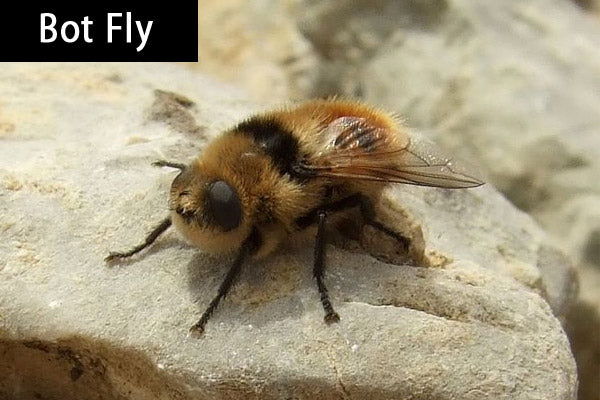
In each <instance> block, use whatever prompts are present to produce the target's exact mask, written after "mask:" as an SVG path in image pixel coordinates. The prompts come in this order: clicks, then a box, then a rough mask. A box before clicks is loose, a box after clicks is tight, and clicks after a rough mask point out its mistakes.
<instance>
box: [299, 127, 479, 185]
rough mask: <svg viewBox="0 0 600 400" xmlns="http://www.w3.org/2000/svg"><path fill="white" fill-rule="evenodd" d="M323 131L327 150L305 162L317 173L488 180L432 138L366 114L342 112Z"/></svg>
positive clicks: (436, 181) (423, 181) (433, 181)
mask: <svg viewBox="0 0 600 400" xmlns="http://www.w3.org/2000/svg"><path fill="white" fill-rule="evenodd" d="M323 137H324V141H325V142H324V143H323V148H324V150H323V151H322V152H321V153H320V154H319V155H318V156H317V157H316V158H314V159H312V160H310V162H308V163H306V164H303V165H302V166H301V167H302V168H303V169H305V170H308V171H310V172H311V173H312V174H313V175H316V176H321V177H329V178H341V179H359V180H368V181H381V182H390V183H406V184H411V185H420V186H434V187H442V188H448V189H462V188H471V187H476V186H480V185H482V184H483V181H481V180H480V179H478V178H476V177H475V176H473V175H472V174H470V173H469V172H467V170H466V168H464V167H461V166H460V165H458V164H457V163H456V162H455V161H453V160H452V159H449V158H447V157H444V156H443V155H441V153H440V152H439V151H438V150H437V149H436V147H435V146H434V145H433V144H432V143H429V142H426V141H424V140H417V139H414V138H410V137H409V136H408V135H407V134H405V133H402V132H397V131H394V130H390V129H387V128H385V127H378V126H374V125H372V124H370V123H369V122H368V121H367V120H366V119H365V118H359V117H341V118H338V119H336V120H334V121H332V122H331V123H330V124H329V125H328V126H327V128H326V131H325V134H324V136H323Z"/></svg>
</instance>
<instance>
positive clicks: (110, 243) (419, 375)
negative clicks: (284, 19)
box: [0, 64, 577, 400]
mask: <svg viewBox="0 0 600 400" xmlns="http://www.w3.org/2000/svg"><path fill="white" fill-rule="evenodd" d="M157 90H158V91H157ZM0 98H1V99H3V100H2V102H1V103H0V126H2V127H4V128H3V131H2V134H1V137H0V182H1V184H0V210H1V212H0V232H2V241H1V242H0V351H1V353H2V354H3V357H2V358H0V397H2V398H6V399H29V398H61V399H80V398H87V399H94V398H98V399H124V398H137V399H163V398H164V399H192V398H193V399H239V398H247V399H282V398H298V399H303V398H313V399H363V398H369V399H389V398H411V399H431V398H435V399H456V398H460V399H482V398H493V399H558V400H562V399H569V400H571V399H575V393H576V388H577V377H576V371H575V364H574V361H573V358H572V355H571V353H570V349H569V344H568V341H567V338H566V336H565V334H564V332H563V330H562V328H561V325H560V323H559V321H558V319H557V318H556V317H555V316H554V313H553V311H552V309H551V307H550V306H549V305H548V303H547V302H546V300H545V299H547V300H548V302H549V303H550V304H551V305H552V308H553V309H554V310H555V312H556V313H557V315H561V310H562V308H563V307H564V305H565V304H567V303H569V302H570V297H571V296H572V293H573V290H572V285H573V282H572V274H571V272H570V268H569V265H568V263H567V262H566V260H564V259H563V258H561V256H560V253H559V252H558V251H557V250H556V248H555V247H554V246H553V245H552V244H551V243H550V242H549V241H548V239H547V238H546V237H545V235H544V233H543V232H542V231H541V230H540V229H539V228H538V227H537V225H536V224H535V223H534V222H532V220H531V219H530V218H529V217H528V216H526V215H525V214H523V213H522V212H520V211H517V210H516V209H515V208H513V207H512V206H511V205H510V204H509V203H508V202H507V201H506V200H505V199H504V198H503V197H502V196H501V195H499V194H498V193H497V192H495V191H494V189H493V188H492V186H490V185H487V186H484V187H481V188H478V189H474V190H464V191H448V190H441V189H428V188H412V187H406V186H398V187H395V188H393V189H390V190H389V191H388V192H387V194H386V196H385V199H384V200H385V201H384V204H382V208H381V212H382V213H384V214H385V218H386V219H385V220H386V221H387V222H388V223H389V224H390V226H397V227H398V229H407V230H408V231H409V232H410V233H411V235H412V236H413V237H414V238H415V247H414V248H413V252H414V253H415V258H417V259H420V260H421V262H420V263H419V264H421V265H416V264H415V263H414V262H406V261H403V262H400V261H398V260H399V259H401V257H400V258H399V257H398V255H396V254H395V246H393V243H390V242H389V241H388V240H387V239H386V238H382V237H380V236H378V235H376V234H373V233H371V232H365V235H364V238H363V241H362V242H363V246H364V247H365V248H366V249H367V251H362V250H360V247H359V246H358V244H357V243H354V244H352V243H350V244H348V245H344V246H342V247H343V248H342V247H339V246H333V245H332V246H329V248H328V274H327V282H328V284H329V287H330V292H331V295H332V300H333V302H334V303H335V304H336V306H337V310H338V312H339V313H340V314H341V317H342V320H341V322H340V323H339V324H336V325H333V326H326V325H325V324H324V323H323V315H322V309H321V306H320V303H319V300H318V295H317V291H316V287H315V286H316V285H315V284H314V282H313V280H312V278H311V268H310V265H311V260H312V248H311V244H310V243H311V242H310V241H308V242H297V243H296V241H295V242H294V243H293V244H288V245H286V247H285V248H284V249H282V251H280V252H278V253H277V254H276V255H274V256H273V257H271V258H269V259H267V260H265V261H262V262H254V263H250V264H249V265H248V266H247V268H246V270H245V271H244V274H243V276H242V278H241V279H240V282H239V284H238V285H237V286H236V287H235V288H234V290H233V291H232V293H231V295H230V296H229V297H228V298H227V300H226V302H225V303H224V304H223V306H222V307H220V308H219V310H218V312H217V313H216V314H215V316H214V317H213V319H212V320H211V321H210V323H209V325H208V327H207V332H206V334H205V337H203V338H202V339H196V338H193V337H190V336H188V328H189V326H190V325H191V324H192V323H193V322H195V320H196V319H197V318H198V316H199V314H200V312H201V311H202V310H203V308H204V307H205V305H206V304H207V303H208V301H209V300H210V299H211V298H212V296H213V294H214V293H215V291H216V288H217V286H218V284H219V283H220V280H221V279H222V276H223V274H224V272H225V268H226V265H227V264H228V263H229V262H230V261H231V260H230V258H229V257H227V256H223V257H208V256H206V255H203V254H201V253H199V252H198V251H196V250H195V249H193V248H191V247H189V246H188V245H186V244H184V243H183V242H181V241H180V240H179V239H178V237H177V235H176V233H175V232H168V233H167V234H166V235H165V236H164V237H161V238H160V239H159V240H158V241H157V243H156V244H155V245H154V246H153V247H152V248H151V249H150V250H149V251H147V252H145V253H143V254H141V255H140V256H139V257H135V258H134V259H133V260H131V261H130V262H126V263H123V264H121V265H119V266H116V267H113V268H108V267H107V266H106V265H105V264H104V262H103V257H104V256H105V255H106V254H107V252H108V251H109V250H120V249H125V248H129V247H130V246H131V245H134V244H137V243H138V242H139V241H140V240H141V239H142V238H143V237H144V235H145V233H146V232H147V231H149V230H150V229H151V228H152V227H153V226H154V225H155V224H156V223H157V222H158V221H159V220H160V219H161V218H163V217H164V215H165V213H166V194H167V191H168V187H169V185H170V181H171V179H172V178H173V175H174V173H173V172H172V171H168V170H160V169H155V168H153V167H151V166H150V163H151V162H152V161H153V160H155V159H157V158H166V159H179V160H182V161H189V160H190V159H191V157H193V156H194V155H196V153H197V152H198V151H199V149H200V148H201V147H202V145H203V143H204V142H205V141H206V140H207V139H209V138H210V137H211V136H213V135H214V134H216V133H217V132H218V131H219V130H221V129H223V128H225V127H227V126H229V125H230V124H232V123H233V122H234V121H237V120H239V119H241V118H242V117H244V116H246V115H248V113H250V112H253V111H254V110H256V109H257V107H256V106H254V105H252V104H251V103H249V102H248V101H246V100H245V99H244V97H243V95H241V94H239V93H237V92H235V90H233V89H231V88H227V87H225V86H223V85H218V84H215V83H213V82H211V81H209V80H207V79H204V78H202V77H198V76H195V75H194V74H192V73H190V72H188V71H185V70H183V69H180V68H179V67H177V66H168V65H154V64H135V65H134V64H131V65H121V64H99V65H89V64H76V65H63V64H45V65H28V64H7V65H4V66H3V68H2V70H0ZM384 260H388V261H394V260H395V262H385V261H384ZM424 264H428V265H429V267H424V266H423V265H424ZM557 276H558V278H557Z"/></svg>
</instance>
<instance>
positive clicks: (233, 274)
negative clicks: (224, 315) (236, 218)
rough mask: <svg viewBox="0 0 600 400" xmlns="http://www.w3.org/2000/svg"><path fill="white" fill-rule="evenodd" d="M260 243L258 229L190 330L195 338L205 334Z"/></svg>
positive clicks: (244, 246) (240, 252) (243, 246)
mask: <svg viewBox="0 0 600 400" xmlns="http://www.w3.org/2000/svg"><path fill="white" fill-rule="evenodd" d="M260 243H261V238H260V234H259V233H258V231H257V230H256V229H254V230H253V231H252V233H251V234H250V236H248V238H247V239H246V240H244V243H242V247H241V248H240V251H239V252H238V254H237V257H236V258H235V260H234V261H233V265H232V266H231V267H230V268H229V271H227V274H226V275H225V279H223V282H222V283H221V286H219V290H218V292H217V295H216V296H215V297H214V298H213V299H212V301H211V302H210V304H209V305H208V307H207V308H206V310H205V311H204V313H202V316H201V317H200V320H198V322H196V323H195V324H194V325H193V326H192V327H191V328H190V332H191V333H192V334H193V335H194V336H201V335H202V334H203V333H204V326H205V325H206V323H207V322H208V320H209V319H210V317H211V315H212V314H213V312H214V311H215V309H216V308H217V306H218V305H219V303H220V302H221V300H222V299H223V298H225V297H226V296H227V293H229V290H230V289H231V287H232V286H233V284H234V283H235V280H236V278H237V277H238V276H239V274H240V272H241V271H242V265H243V264H244V261H245V260H246V258H247V257H248V256H250V255H252V254H254V253H255V252H256V250H258V248H259V247H260Z"/></svg>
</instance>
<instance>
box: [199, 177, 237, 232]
mask: <svg viewBox="0 0 600 400" xmlns="http://www.w3.org/2000/svg"><path fill="white" fill-rule="evenodd" d="M207 206H208V213H209V215H210V216H211V217H212V219H213V220H214V221H215V222H216V223H217V224H218V225H219V226H220V227H221V228H222V229H223V231H225V232H227V231H230V230H232V229H235V228H237V227H238V226H239V224H240V222H241V220H242V205H241V204H240V198H239V197H238V195H237V193H236V192H235V190H233V188H232V187H231V186H229V184H227V182H224V181H216V182H213V183H212V184H211V185H210V186H209V188H208V196H207Z"/></svg>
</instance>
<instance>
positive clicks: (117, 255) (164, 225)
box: [104, 217, 171, 263]
mask: <svg viewBox="0 0 600 400" xmlns="http://www.w3.org/2000/svg"><path fill="white" fill-rule="evenodd" d="M170 226H171V217H167V218H165V219H163V220H162V221H161V223H160V224H159V225H158V226H156V227H155V228H154V229H153V230H152V232H150V233H149V234H148V236H146V239H145V240H144V243H140V244H138V245H137V246H135V247H134V248H133V249H131V250H129V251H125V252H113V251H111V252H110V253H109V254H108V256H106V258H105V259H104V261H106V262H108V263H109V262H112V261H114V260H117V259H124V258H128V257H131V256H132V255H134V254H136V253H139V252H140V251H142V250H144V249H145V248H146V247H148V246H150V245H151V244H152V243H154V241H155V240H156V239H157V238H158V237H159V236H160V235H161V234H162V233H163V232H164V231H166V230H167V229H168V228H169V227H170Z"/></svg>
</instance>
